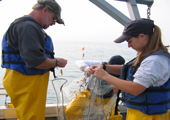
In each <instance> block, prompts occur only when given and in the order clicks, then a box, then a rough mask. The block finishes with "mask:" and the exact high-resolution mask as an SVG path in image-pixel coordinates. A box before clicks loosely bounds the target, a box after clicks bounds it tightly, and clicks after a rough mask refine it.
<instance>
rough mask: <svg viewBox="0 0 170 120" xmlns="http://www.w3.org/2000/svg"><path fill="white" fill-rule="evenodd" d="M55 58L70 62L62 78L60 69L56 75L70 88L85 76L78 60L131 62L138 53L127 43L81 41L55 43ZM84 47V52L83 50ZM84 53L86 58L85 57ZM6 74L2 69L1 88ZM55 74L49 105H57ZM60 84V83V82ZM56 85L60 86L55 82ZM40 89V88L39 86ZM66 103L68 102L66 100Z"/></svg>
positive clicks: (48, 95)
mask: <svg viewBox="0 0 170 120" xmlns="http://www.w3.org/2000/svg"><path fill="white" fill-rule="evenodd" d="M54 47H55V56H56V57H63V58H65V59H67V60H68V64H67V66H66V67H65V68H63V69H62V71H63V75H62V76H61V73H60V70H61V69H60V68H59V69H56V75H57V76H58V77H59V78H64V79H67V81H68V82H67V83H66V84H65V85H64V87H65V86H68V85H69V83H70V82H71V81H73V80H74V79H77V78H80V77H82V76H83V72H81V71H80V70H79V69H78V68H77V67H76V66H75V61H76V60H81V59H84V60H97V61H108V60H109V59H110V57H112V56H114V55H122V56H123V57H124V58H125V60H126V61H129V60H131V59H132V58H134V57H135V55H136V52H135V51H134V50H132V49H131V48H128V47H127V43H121V44H115V43H114V42H112V41H111V42H98V43H96V42H81V41H55V42H54ZM83 47H84V50H82V48H83ZM83 53H84V57H83ZM4 73H5V69H2V68H0V78H1V81H0V88H2V87H3V85H2V78H3V75H4ZM53 78H54V77H53V74H52V73H51V74H50V80H49V85H48V92H47V104H56V96H55V91H54V88H53V86H52V80H53ZM58 82H59V81H58ZM55 85H59V84H58V83H57V82H56V81H55ZM37 87H38V86H37ZM4 92H5V91H4V90H1V91H0V93H4ZM4 101H5V96H3V95H1V96H0V105H4ZM65 101H66V100H65Z"/></svg>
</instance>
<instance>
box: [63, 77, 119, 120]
mask: <svg viewBox="0 0 170 120" xmlns="http://www.w3.org/2000/svg"><path fill="white" fill-rule="evenodd" d="M70 88H72V90H71V89H70ZM63 91H64V92H65V93H67V95H69V96H70V98H71V99H70V101H69V103H68V104H67V105H66V109H65V113H66V118H67V120H111V118H112V117H113V116H114V106H115V103H116V94H114V93H113V85H111V84H109V83H108V82H106V81H103V80H100V79H98V78H96V77H95V76H94V75H91V77H89V78H87V79H86V78H85V77H83V78H80V79H76V80H74V81H73V82H72V83H70V84H69V85H68V86H67V88H63Z"/></svg>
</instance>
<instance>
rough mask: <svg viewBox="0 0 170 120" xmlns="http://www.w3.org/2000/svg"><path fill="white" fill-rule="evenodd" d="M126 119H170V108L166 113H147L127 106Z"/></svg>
mask: <svg viewBox="0 0 170 120" xmlns="http://www.w3.org/2000/svg"><path fill="white" fill-rule="evenodd" d="M126 120H170V110H169V111H168V112H167V113H165V114H160V115H147V114H144V113H142V112H140V111H139V110H136V109H131V108H127V115H126Z"/></svg>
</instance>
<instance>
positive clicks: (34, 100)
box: [3, 69, 49, 120]
mask: <svg viewBox="0 0 170 120" xmlns="http://www.w3.org/2000/svg"><path fill="white" fill-rule="evenodd" d="M48 80H49V72H46V73H45V74H44V75H24V74H21V73H19V72H17V71H15V70H11V69H6V73H5V76H4V78H3V85H4V88H5V89H6V91H7V93H8V95H9V96H10V98H11V102H12V104H13V105H14V107H15V110H16V113H17V118H18V119H17V120H44V119H45V105H46V93H47V86H48Z"/></svg>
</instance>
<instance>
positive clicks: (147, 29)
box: [114, 18, 154, 43]
mask: <svg viewBox="0 0 170 120" xmlns="http://www.w3.org/2000/svg"><path fill="white" fill-rule="evenodd" d="M153 32H154V21H153V20H150V19H145V18H140V19H137V20H134V21H131V22H129V23H128V24H126V25H125V27H124V30H123V33H122V35H121V36H120V37H119V38H117V39H116V40H114V42H115V43H121V42H124V41H125V40H128V39H129V38H131V37H133V36H137V35H139V34H142V33H143V34H151V33H153Z"/></svg>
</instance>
